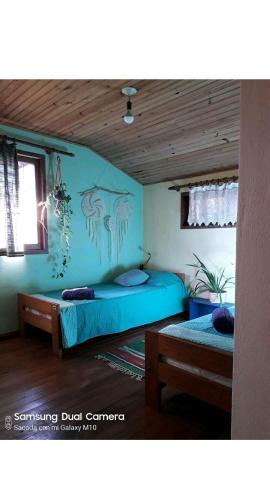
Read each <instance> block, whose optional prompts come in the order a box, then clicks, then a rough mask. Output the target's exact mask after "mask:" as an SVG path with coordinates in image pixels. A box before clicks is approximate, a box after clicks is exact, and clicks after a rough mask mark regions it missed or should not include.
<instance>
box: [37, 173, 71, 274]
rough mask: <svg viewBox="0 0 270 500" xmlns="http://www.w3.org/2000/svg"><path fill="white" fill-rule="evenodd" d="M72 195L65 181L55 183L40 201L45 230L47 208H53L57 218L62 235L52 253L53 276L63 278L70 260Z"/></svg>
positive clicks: (59, 232) (58, 230) (42, 222)
mask: <svg viewBox="0 0 270 500" xmlns="http://www.w3.org/2000/svg"><path fill="white" fill-rule="evenodd" d="M70 202H71V196H70V195H69V194H68V193H67V187H66V184H65V183H60V184H59V185H55V186H54V188H53V190H52V191H51V192H50V193H49V194H48V196H47V199H46V201H45V202H42V203H40V205H41V206H42V210H41V220H40V223H41V224H42V225H43V227H44V228H45V230H46V231H47V228H46V226H45V210H48V209H51V210H52V212H53V214H54V216H55V218H56V229H57V233H58V235H59V236H60V245H59V246H57V249H56V250H54V254H53V255H51V259H50V260H51V261H52V267H53V275H52V278H56V279H57V278H63V277H64V274H65V272H66V270H67V268H68V264H69V262H70V253H69V252H70V236H71V225H70V224H71V216H72V215H73V210H72V209H71V206H70Z"/></svg>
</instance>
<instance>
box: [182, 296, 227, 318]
mask: <svg viewBox="0 0 270 500" xmlns="http://www.w3.org/2000/svg"><path fill="white" fill-rule="evenodd" d="M232 306H234V304H232V303H230V302H224V304H216V303H213V302H210V300H208V299H202V298H200V297H194V298H191V299H189V319H195V318H199V317H200V316H204V315H205V314H212V312H213V310H214V309H216V307H232Z"/></svg>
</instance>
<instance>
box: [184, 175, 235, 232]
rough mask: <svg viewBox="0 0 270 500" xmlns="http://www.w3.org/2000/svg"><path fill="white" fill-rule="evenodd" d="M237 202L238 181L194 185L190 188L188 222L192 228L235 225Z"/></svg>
mask: <svg viewBox="0 0 270 500" xmlns="http://www.w3.org/2000/svg"><path fill="white" fill-rule="evenodd" d="M237 202H238V182H224V183H222V184H218V183H213V184H206V185H200V186H193V187H191V188H190V190H189V207H188V217H187V224H188V226H189V227H190V228H192V227H200V226H202V227H205V226H210V227H213V226H216V227H217V226H219V227H220V226H221V227H226V226H234V225H235V224H236V222H237Z"/></svg>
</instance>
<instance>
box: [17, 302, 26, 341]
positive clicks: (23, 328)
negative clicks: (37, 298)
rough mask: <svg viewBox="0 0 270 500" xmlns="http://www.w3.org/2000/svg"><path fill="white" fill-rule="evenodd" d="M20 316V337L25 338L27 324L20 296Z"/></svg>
mask: <svg viewBox="0 0 270 500" xmlns="http://www.w3.org/2000/svg"><path fill="white" fill-rule="evenodd" d="M18 316H19V331H20V337H22V338H24V337H25V322H24V320H23V300H22V296H21V294H20V293H19V294H18Z"/></svg>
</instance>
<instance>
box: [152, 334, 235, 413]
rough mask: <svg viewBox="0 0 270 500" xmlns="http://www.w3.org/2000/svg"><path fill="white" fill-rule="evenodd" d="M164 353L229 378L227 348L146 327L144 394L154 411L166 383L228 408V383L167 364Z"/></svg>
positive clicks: (159, 407) (229, 368)
mask: <svg viewBox="0 0 270 500" xmlns="http://www.w3.org/2000/svg"><path fill="white" fill-rule="evenodd" d="M164 357H166V358H171V359H173V360H175V361H180V362H182V363H186V364H189V365H192V366H193V367H197V368H201V369H203V370H208V371H210V372H212V373H214V374H215V375H221V376H223V377H227V378H229V379H232V366H233V354H232V353H231V352H228V351H224V350H221V349H216V348H214V347H213V348H212V347H208V346H204V345H200V344H196V343H194V342H189V341H187V340H182V339H179V338H176V337H171V336H169V335H165V334H162V333H160V332H158V331H154V330H147V331H146V333H145V395H146V404H147V405H148V406H149V407H150V408H152V409H154V410H157V411H159V410H160V409H161V390H162V387H164V385H169V386H172V387H174V388H176V389H180V390H181V391H182V392H185V393H188V394H190V395H192V396H195V397H197V398H198V399H201V400H203V401H206V402H208V403H210V404H212V405H214V406H217V407H219V408H221V409H222V410H225V411H227V412H230V411H231V398H232V389H231V387H229V386H226V385H223V384H221V383H219V382H217V381H214V380H210V379H208V378H206V377H204V376H202V375H199V374H195V373H190V372H188V371H187V370H185V369H182V368H180V367H176V366H174V365H172V364H169V363H168V362H166V360H165V359H164Z"/></svg>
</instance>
